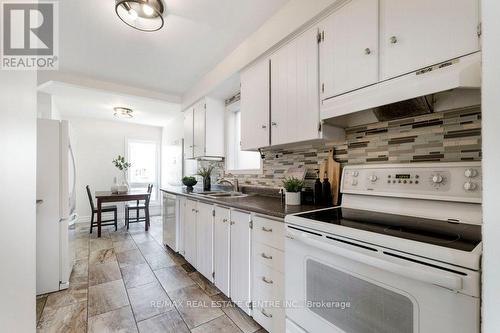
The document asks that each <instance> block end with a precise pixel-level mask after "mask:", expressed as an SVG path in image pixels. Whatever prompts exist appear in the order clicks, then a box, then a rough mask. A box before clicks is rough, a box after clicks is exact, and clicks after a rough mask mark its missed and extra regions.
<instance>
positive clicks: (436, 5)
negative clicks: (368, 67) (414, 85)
mask: <svg viewBox="0 0 500 333" xmlns="http://www.w3.org/2000/svg"><path fill="white" fill-rule="evenodd" d="M478 25H479V1H478V0H439V1H436V0H405V1H401V0H380V55H381V58H380V59H381V61H380V66H381V67H380V74H381V77H380V78H381V80H385V79H389V78H391V77H394V76H397V75H401V74H405V73H409V72H412V71H415V70H417V69H420V68H422V67H426V66H430V65H434V64H437V63H440V62H443V61H446V60H450V59H453V58H457V57H460V56H462V55H466V54H469V53H472V52H475V51H478V50H479V37H478Z"/></svg>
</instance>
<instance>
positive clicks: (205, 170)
mask: <svg viewBox="0 0 500 333" xmlns="http://www.w3.org/2000/svg"><path fill="white" fill-rule="evenodd" d="M212 171H214V167H213V165H209V166H208V167H201V168H199V169H198V172H197V173H196V174H197V175H198V176H201V177H203V178H208V177H210V176H211V175H212Z"/></svg>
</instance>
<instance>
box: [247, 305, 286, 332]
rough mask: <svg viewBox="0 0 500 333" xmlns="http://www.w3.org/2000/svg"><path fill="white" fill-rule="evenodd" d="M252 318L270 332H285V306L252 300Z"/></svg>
mask: <svg viewBox="0 0 500 333" xmlns="http://www.w3.org/2000/svg"><path fill="white" fill-rule="evenodd" d="M253 319H254V320H255V321H256V322H258V323H259V324H260V325H261V326H262V327H264V328H265V329H266V330H267V331H268V332H270V333H283V332H285V308H284V307H282V305H280V304H276V303H274V302H261V301H256V302H254V309H253Z"/></svg>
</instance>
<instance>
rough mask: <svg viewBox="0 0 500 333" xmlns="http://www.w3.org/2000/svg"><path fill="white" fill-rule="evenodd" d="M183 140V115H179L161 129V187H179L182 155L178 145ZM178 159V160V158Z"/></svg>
mask: <svg viewBox="0 0 500 333" xmlns="http://www.w3.org/2000/svg"><path fill="white" fill-rule="evenodd" d="M183 138H184V113H180V114H179V115H178V116H177V117H175V118H174V119H172V120H171V121H170V123H168V125H167V126H165V127H163V129H162V154H161V156H162V163H161V176H162V177H161V185H162V187H163V186H168V185H180V180H181V178H182V163H183V161H182V156H180V154H182V152H181V151H179V149H180V147H179V144H182V139H183ZM179 157H180V158H179Z"/></svg>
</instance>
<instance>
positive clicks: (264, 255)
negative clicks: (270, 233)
mask: <svg viewBox="0 0 500 333" xmlns="http://www.w3.org/2000/svg"><path fill="white" fill-rule="evenodd" d="M261 257H262V258H264V259H269V260H271V259H273V256H268V255H267V254H265V253H264V252H262V254H261Z"/></svg>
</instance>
